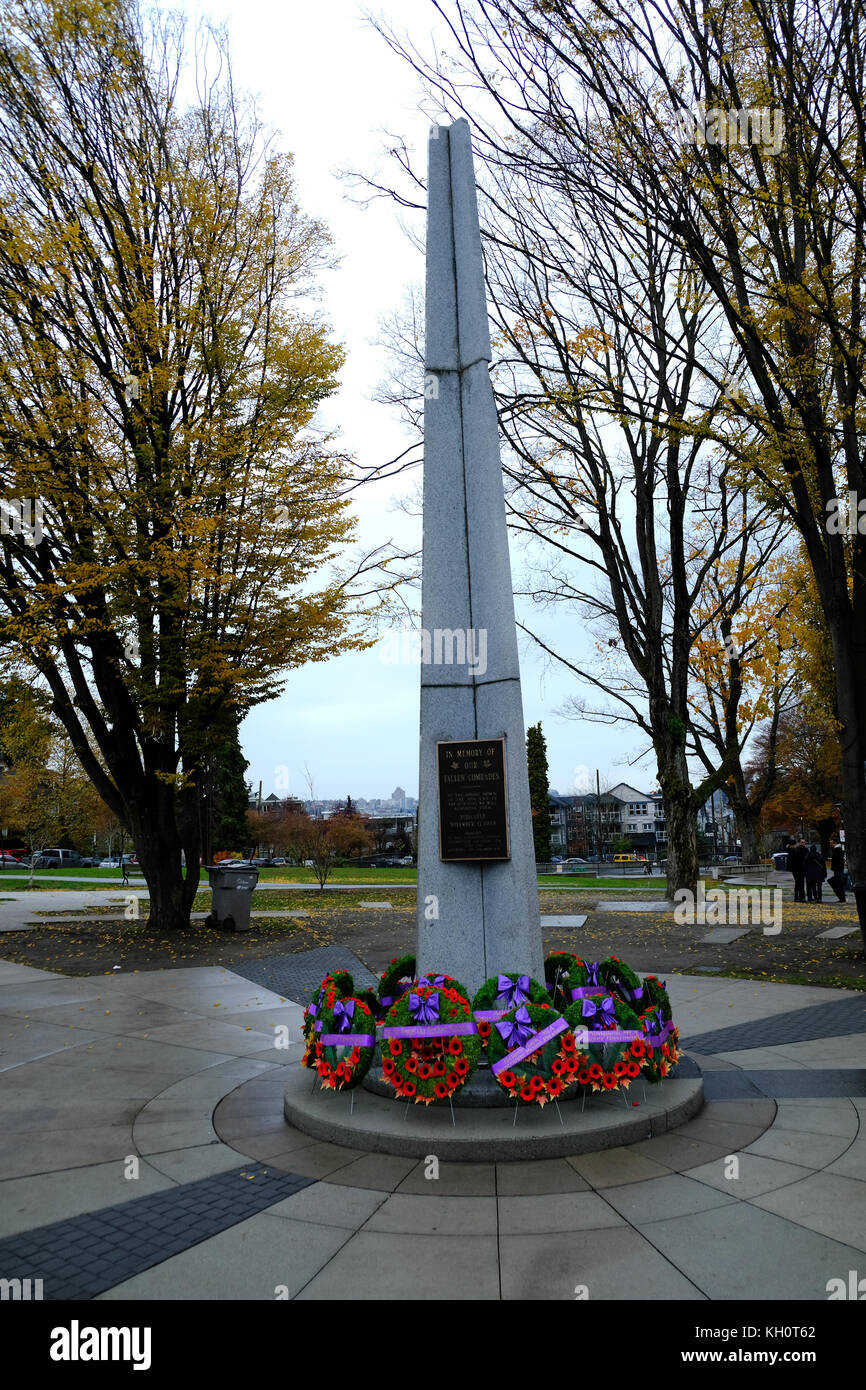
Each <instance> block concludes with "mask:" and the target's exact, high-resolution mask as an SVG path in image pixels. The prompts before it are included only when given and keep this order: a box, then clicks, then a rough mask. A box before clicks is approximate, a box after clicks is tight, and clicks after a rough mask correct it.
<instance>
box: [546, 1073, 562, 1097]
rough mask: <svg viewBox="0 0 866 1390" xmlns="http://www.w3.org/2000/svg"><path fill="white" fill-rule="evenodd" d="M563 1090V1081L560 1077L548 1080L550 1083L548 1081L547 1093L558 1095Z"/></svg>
mask: <svg viewBox="0 0 866 1390" xmlns="http://www.w3.org/2000/svg"><path fill="white" fill-rule="evenodd" d="M561 1090H562V1082H561V1081H560V1080H559V1078H558V1077H554V1079H553V1080H552V1081H548V1083H547V1094H548V1095H549V1096H558V1095H559V1093H560V1091H561Z"/></svg>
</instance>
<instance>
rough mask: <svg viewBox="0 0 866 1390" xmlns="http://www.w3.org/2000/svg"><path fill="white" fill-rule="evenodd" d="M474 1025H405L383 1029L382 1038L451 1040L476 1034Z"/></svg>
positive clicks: (476, 1030)
mask: <svg viewBox="0 0 866 1390" xmlns="http://www.w3.org/2000/svg"><path fill="white" fill-rule="evenodd" d="M477 1032H478V1029H477V1028H476V1026H475V1024H474V1023H429V1024H420V1023H415V1024H412V1023H410V1024H405V1025H404V1026H403V1027H401V1028H383V1029H382V1036H383V1038H453V1037H457V1036H458V1035H460V1034H465V1033H477Z"/></svg>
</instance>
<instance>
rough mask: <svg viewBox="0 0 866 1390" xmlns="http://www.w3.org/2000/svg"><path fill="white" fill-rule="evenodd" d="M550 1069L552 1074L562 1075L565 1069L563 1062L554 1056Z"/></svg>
mask: <svg viewBox="0 0 866 1390" xmlns="http://www.w3.org/2000/svg"><path fill="white" fill-rule="evenodd" d="M551 1070H552V1072H553V1074H554V1076H562V1073H563V1072H564V1071H565V1070H566V1067H565V1063H564V1062H563V1061H561V1060H560V1058H559V1057H554V1059H553V1065H552V1067H551Z"/></svg>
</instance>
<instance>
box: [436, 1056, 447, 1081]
mask: <svg viewBox="0 0 866 1390" xmlns="http://www.w3.org/2000/svg"><path fill="white" fill-rule="evenodd" d="M445 1070H446V1068H445V1063H444V1062H443V1061H442V1058H441V1057H440V1058H439V1059H438V1061H436V1062H434V1063H433V1075H434V1076H444V1075H445Z"/></svg>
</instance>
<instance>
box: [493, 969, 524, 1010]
mask: <svg viewBox="0 0 866 1390" xmlns="http://www.w3.org/2000/svg"><path fill="white" fill-rule="evenodd" d="M496 998H497V999H504V1000H505V1005H506V1010H508V1009H514V1008H516V1007H517V1005H518V1004H525V1003H526V1001H527V999H528V998H529V976H528V975H518V977H517V979H516V980H510V979H509V978H508V976H507V975H498V976H497V979H496Z"/></svg>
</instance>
